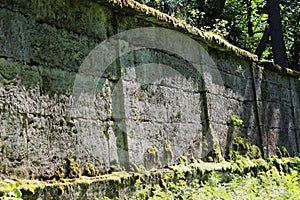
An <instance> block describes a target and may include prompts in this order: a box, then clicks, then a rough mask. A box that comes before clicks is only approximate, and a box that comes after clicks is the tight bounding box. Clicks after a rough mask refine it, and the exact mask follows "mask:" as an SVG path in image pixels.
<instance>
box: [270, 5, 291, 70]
mask: <svg viewBox="0 0 300 200" xmlns="http://www.w3.org/2000/svg"><path fill="white" fill-rule="evenodd" d="M267 9H268V14H269V24H270V33H271V44H272V51H273V56H274V62H275V63H276V64H278V65H280V66H281V67H287V55H286V49H285V45H284V41H283V32H282V24H281V17H280V9H279V0H267Z"/></svg>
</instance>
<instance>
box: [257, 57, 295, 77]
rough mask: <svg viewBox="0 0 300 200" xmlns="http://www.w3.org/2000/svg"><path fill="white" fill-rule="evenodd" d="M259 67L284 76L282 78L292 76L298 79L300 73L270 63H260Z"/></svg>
mask: <svg viewBox="0 0 300 200" xmlns="http://www.w3.org/2000/svg"><path fill="white" fill-rule="evenodd" d="M258 64H259V65H260V66H262V67H263V68H264V69H267V70H269V71H272V72H276V73H278V74H280V75H284V76H292V77H295V78H300V71H296V70H293V69H289V68H283V67H280V66H279V65H277V64H275V63H273V62H271V61H261V62H259V63H258Z"/></svg>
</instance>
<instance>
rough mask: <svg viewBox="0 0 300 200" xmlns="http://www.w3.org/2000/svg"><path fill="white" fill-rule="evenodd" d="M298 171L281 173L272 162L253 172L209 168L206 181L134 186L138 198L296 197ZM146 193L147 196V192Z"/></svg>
mask: <svg viewBox="0 0 300 200" xmlns="http://www.w3.org/2000/svg"><path fill="white" fill-rule="evenodd" d="M299 178H300V174H299V172H298V171H295V170H292V171H291V173H282V172H280V171H278V169H277V168H276V167H275V166H273V167H272V168H270V170H268V171H266V172H261V173H259V174H258V175H257V176H256V177H255V176H248V175H244V176H242V175H238V174H229V173H226V172H216V171H212V172H211V173H210V174H209V175H208V178H207V179H206V181H200V180H199V179H194V180H193V181H191V182H189V183H188V182H186V181H184V180H180V181H178V182H169V183H168V186H167V187H166V188H164V187H162V186H161V185H159V184H155V185H153V186H151V185H148V186H147V187H146V188H144V189H141V190H137V192H136V195H138V197H139V199H298V197H299V195H300V184H299ZM149 195H150V196H149Z"/></svg>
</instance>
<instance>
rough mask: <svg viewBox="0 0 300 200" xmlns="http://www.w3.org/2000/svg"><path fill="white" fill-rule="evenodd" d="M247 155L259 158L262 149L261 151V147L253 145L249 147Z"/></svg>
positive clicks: (251, 157)
mask: <svg viewBox="0 0 300 200" xmlns="http://www.w3.org/2000/svg"><path fill="white" fill-rule="evenodd" d="M247 156H248V157H249V158H250V159H259V158H261V151H260V149H259V147H258V146H256V145H251V146H250V147H249V151H248V153H247Z"/></svg>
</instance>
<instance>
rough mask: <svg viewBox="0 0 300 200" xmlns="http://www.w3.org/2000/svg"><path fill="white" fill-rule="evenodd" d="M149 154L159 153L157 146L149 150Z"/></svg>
mask: <svg viewBox="0 0 300 200" xmlns="http://www.w3.org/2000/svg"><path fill="white" fill-rule="evenodd" d="M147 152H148V153H150V154H156V153H157V152H158V150H157V147H156V146H152V147H150V148H148V149H147Z"/></svg>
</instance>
